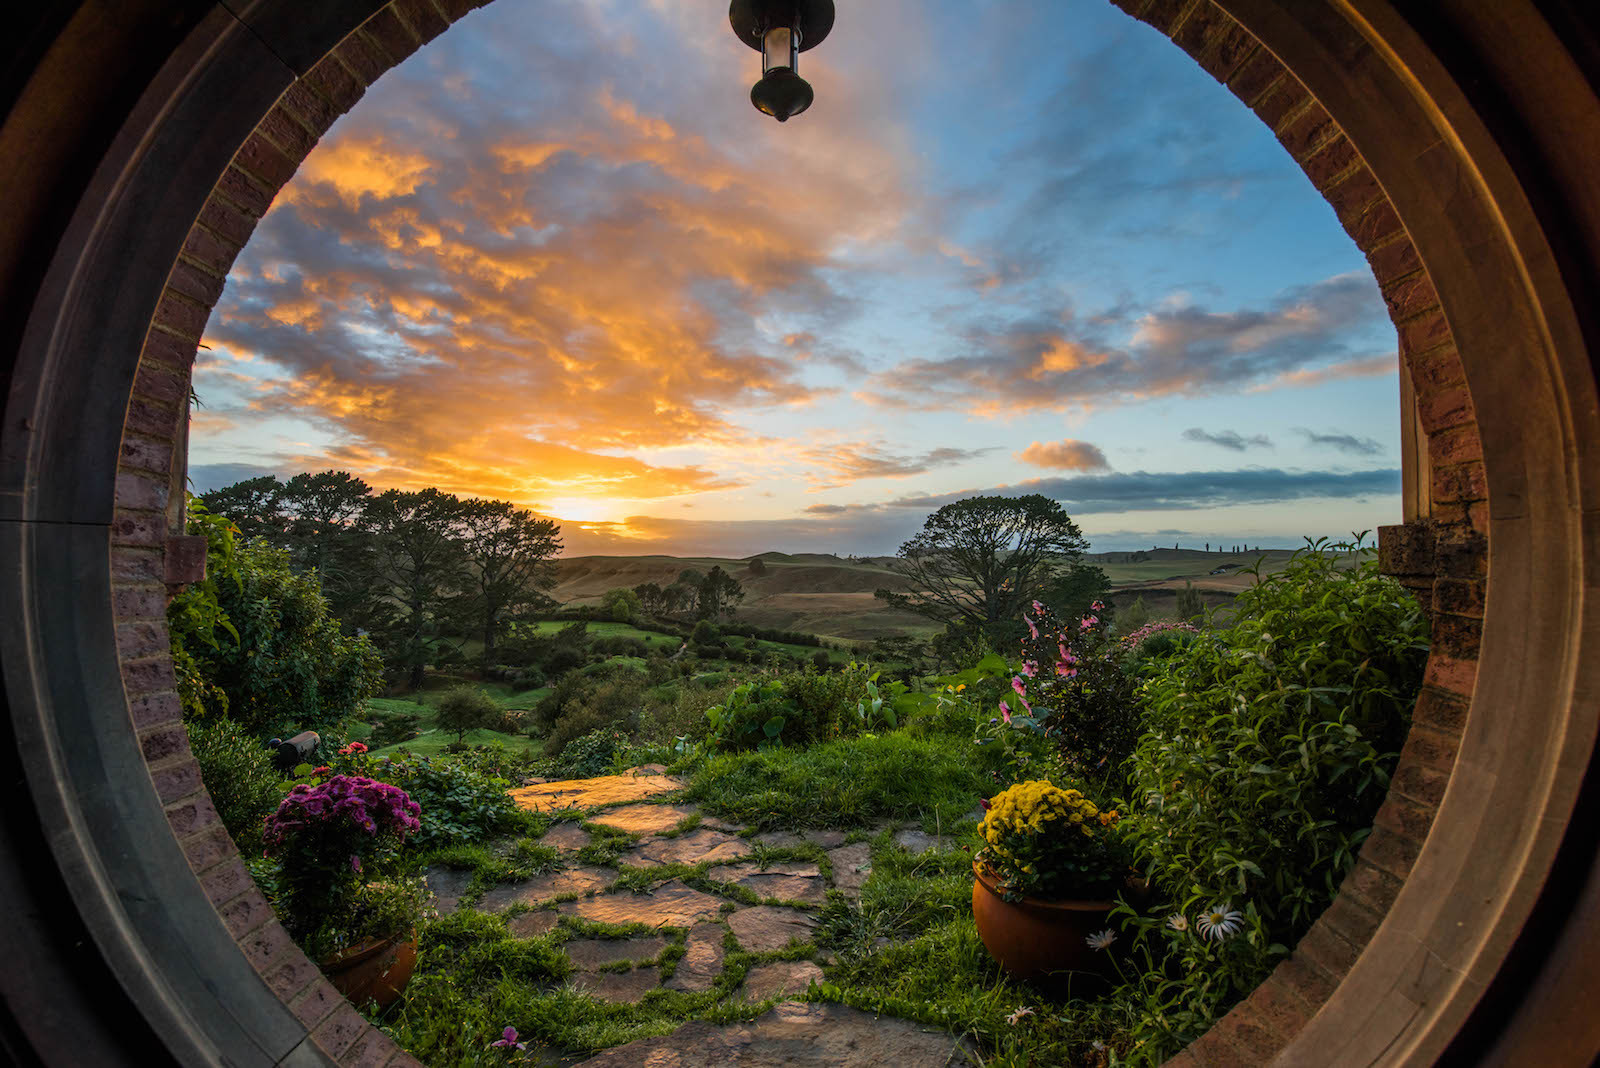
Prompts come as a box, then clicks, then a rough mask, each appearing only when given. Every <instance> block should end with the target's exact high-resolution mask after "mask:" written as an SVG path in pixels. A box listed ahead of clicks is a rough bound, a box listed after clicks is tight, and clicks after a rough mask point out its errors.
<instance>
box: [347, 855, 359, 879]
mask: <svg viewBox="0 0 1600 1068" xmlns="http://www.w3.org/2000/svg"><path fill="white" fill-rule="evenodd" d="M350 870H351V871H353V872H355V873H356V874H357V875H360V874H361V858H360V857H358V856H356V855H355V854H354V853H351V854H350Z"/></svg>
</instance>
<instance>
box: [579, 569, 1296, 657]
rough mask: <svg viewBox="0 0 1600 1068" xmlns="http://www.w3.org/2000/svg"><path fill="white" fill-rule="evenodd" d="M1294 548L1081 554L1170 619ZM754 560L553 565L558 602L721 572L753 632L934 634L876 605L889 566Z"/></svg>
mask: <svg viewBox="0 0 1600 1068" xmlns="http://www.w3.org/2000/svg"><path fill="white" fill-rule="evenodd" d="M1294 551H1295V550H1293V549H1262V550H1261V551H1260V552H1255V551H1251V552H1244V553H1220V552H1206V551H1204V550H1202V549H1145V550H1140V551H1135V552H1105V553H1089V554H1085V556H1084V557H1083V560H1084V562H1085V563H1090V564H1094V565H1095V566H1096V567H1099V568H1101V569H1102V570H1103V571H1105V573H1106V575H1107V577H1109V578H1110V579H1111V585H1112V602H1113V604H1115V605H1128V604H1132V603H1133V601H1134V599H1135V598H1143V599H1144V603H1145V606H1146V607H1147V608H1148V609H1149V610H1150V612H1151V614H1152V616H1154V617H1155V618H1158V619H1159V618H1162V617H1164V616H1175V615H1176V608H1177V598H1178V591H1180V590H1182V589H1183V588H1184V583H1185V581H1188V582H1192V583H1193V584H1194V587H1195V589H1197V590H1199V591H1200V593H1201V599H1202V600H1203V601H1204V603H1205V604H1206V606H1207V607H1208V608H1210V607H1225V606H1226V605H1228V604H1231V603H1232V601H1233V599H1234V597H1235V596H1236V595H1237V594H1238V593H1239V591H1241V590H1243V589H1246V588H1247V587H1249V586H1251V585H1253V584H1254V583H1255V581H1256V579H1255V576H1254V575H1253V574H1251V573H1250V572H1249V571H1247V570H1246V569H1247V568H1253V567H1255V566H1256V564H1257V562H1258V561H1259V562H1260V564H1261V572H1262V574H1271V573H1273V572H1276V571H1280V570H1282V569H1283V568H1284V566H1285V565H1287V563H1288V562H1289V559H1290V557H1292V556H1293V555H1294ZM752 559H756V557H743V558H740V559H733V560H730V559H722V558H717V557H704V556H697V557H678V556H575V557H569V558H565V559H561V560H557V561H556V566H557V575H558V578H557V585H556V588H555V590H554V591H553V592H554V594H555V596H556V597H557V598H558V599H559V600H562V601H566V602H569V603H574V604H595V603H597V602H598V601H599V600H600V598H601V596H602V595H603V594H604V593H605V592H606V591H607V590H609V589H613V588H615V587H617V586H629V587H632V586H638V585H640V584H641V583H645V582H654V583H656V584H657V585H660V586H668V585H671V584H672V583H673V582H674V581H676V580H677V578H678V574H679V573H680V572H682V571H683V570H684V569H685V568H694V569H695V570H698V571H709V570H711V568H713V567H721V568H722V569H723V570H724V571H726V572H728V573H729V574H730V575H732V576H733V577H734V578H736V579H738V580H739V583H740V585H741V586H743V587H744V590H745V599H744V603H743V604H741V605H740V606H739V611H738V613H737V615H736V616H735V618H736V619H738V620H739V621H740V622H743V623H750V624H753V625H755V626H759V627H779V628H782V629H784V630H797V631H803V632H806V633H809V634H817V635H820V636H822V637H825V638H835V639H840V640H845V641H870V640H872V639H874V638H881V637H885V636H892V635H924V636H925V635H928V634H932V633H934V632H935V631H937V630H938V629H939V627H938V626H937V625H935V624H933V623H930V622H929V621H928V620H926V619H924V618H923V617H921V616H919V615H915V614H914V613H911V612H901V611H896V610H894V609H891V608H889V607H887V606H886V605H884V603H883V602H882V601H879V600H877V599H876V598H875V597H873V595H872V594H873V591H874V590H877V589H880V588H884V587H887V588H889V589H905V588H906V585H905V581H904V580H903V579H901V578H900V577H899V576H898V575H896V574H895V573H894V572H892V571H890V570H889V568H888V566H887V565H888V564H889V563H890V562H891V561H892V560H893V557H882V556H880V557H858V558H856V559H854V560H850V559H844V558H841V557H838V556H832V555H828V554H823V553H792V554H791V553H778V552H768V553H761V554H759V559H760V560H761V562H762V563H763V564H764V565H765V567H766V572H765V574H761V575H757V574H753V573H752V572H751V570H750V561H751V560H752Z"/></svg>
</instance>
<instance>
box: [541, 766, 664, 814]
mask: <svg viewBox="0 0 1600 1068" xmlns="http://www.w3.org/2000/svg"><path fill="white" fill-rule="evenodd" d="M662 770H664V769H662V768H661V765H659V764H650V765H646V766H644V767H640V768H634V769H632V770H630V771H625V772H623V773H622V774H621V775H602V776H600V777H599V778H596V779H563V780H561V781H559V782H547V783H539V784H536V785H534V786H523V787H519V788H517V789H515V790H512V791H510V795H511V800H512V801H514V802H516V804H517V805H518V806H519V807H521V808H526V809H531V810H533V811H534V812H556V811H559V810H561V809H564V808H595V807H597V806H600V805H618V804H622V803H624V802H627V801H643V800H645V799H647V798H651V797H660V796H661V795H662V794H670V793H672V792H674V791H676V790H681V789H683V782H682V780H679V779H675V778H673V777H671V776H670V775H663V774H661V771H662Z"/></svg>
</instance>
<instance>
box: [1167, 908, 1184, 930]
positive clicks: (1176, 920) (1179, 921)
mask: <svg viewBox="0 0 1600 1068" xmlns="http://www.w3.org/2000/svg"><path fill="white" fill-rule="evenodd" d="M1167 926H1168V927H1170V928H1172V929H1173V930H1174V931H1187V930H1188V929H1189V917H1187V916H1185V915H1184V914H1183V913H1181V912H1174V913H1173V914H1172V915H1171V916H1168V917H1167Z"/></svg>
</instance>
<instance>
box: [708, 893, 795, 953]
mask: <svg viewBox="0 0 1600 1068" xmlns="http://www.w3.org/2000/svg"><path fill="white" fill-rule="evenodd" d="M816 925H817V921H816V918H815V917H813V916H810V915H807V914H806V913H804V912H801V911H800V910H799V909H790V908H783V907H782V906H779V905H756V906H754V907H752V908H747V909H740V910H739V911H737V912H735V913H732V914H731V915H729V916H728V928H729V929H730V930H732V931H733V935H734V937H735V938H737V939H738V940H739V945H740V946H741V947H743V948H744V949H745V950H747V951H748V952H751V953H769V952H771V951H772V950H775V949H782V948H783V947H784V946H787V945H788V944H789V941H790V939H795V940H798V941H801V942H809V941H811V929H812V928H813V927H815V926H816Z"/></svg>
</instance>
